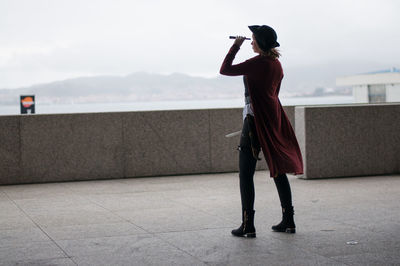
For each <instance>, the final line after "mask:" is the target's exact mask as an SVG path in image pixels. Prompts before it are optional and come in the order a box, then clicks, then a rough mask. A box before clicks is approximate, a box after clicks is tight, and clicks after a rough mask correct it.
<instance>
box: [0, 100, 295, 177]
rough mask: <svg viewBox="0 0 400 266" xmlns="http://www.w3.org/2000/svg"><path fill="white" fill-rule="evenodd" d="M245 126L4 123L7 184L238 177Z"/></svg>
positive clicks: (210, 117) (0, 143)
mask: <svg viewBox="0 0 400 266" xmlns="http://www.w3.org/2000/svg"><path fill="white" fill-rule="evenodd" d="M285 108H286V110H287V112H288V116H289V117H290V118H291V119H292V120H293V118H294V107H285ZM241 125H242V109H241V108H237V109H215V110H189V111H153V112H124V113H89V114H56V115H21V116H20V115H18V116H0V184H18V183H35V182H50V181H68V180H90V179H109V178H124V177H141V176H159V175H177V174H198V173H212V172H232V171H237V170H238V152H237V151H236V148H237V145H238V144H239V136H236V137H232V138H226V137H225V135H226V134H228V133H232V132H235V131H238V130H240V129H241ZM258 169H266V163H265V161H262V162H261V163H259V165H258Z"/></svg>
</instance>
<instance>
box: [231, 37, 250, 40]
mask: <svg viewBox="0 0 400 266" xmlns="http://www.w3.org/2000/svg"><path fill="white" fill-rule="evenodd" d="M229 39H236V36H229ZM244 39H245V40H251V39H250V38H247V37H246V38H244Z"/></svg>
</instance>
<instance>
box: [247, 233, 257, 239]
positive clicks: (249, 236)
mask: <svg viewBox="0 0 400 266" xmlns="http://www.w3.org/2000/svg"><path fill="white" fill-rule="evenodd" d="M246 237H248V238H255V237H256V232H254V233H247V234H246Z"/></svg>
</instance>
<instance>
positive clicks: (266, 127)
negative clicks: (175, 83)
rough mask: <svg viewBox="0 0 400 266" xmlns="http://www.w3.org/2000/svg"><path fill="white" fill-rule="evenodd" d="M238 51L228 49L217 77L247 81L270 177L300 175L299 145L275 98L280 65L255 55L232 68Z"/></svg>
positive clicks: (278, 82)
mask: <svg viewBox="0 0 400 266" xmlns="http://www.w3.org/2000/svg"><path fill="white" fill-rule="evenodd" d="M239 49H240V48H239V46H237V45H233V46H232V47H231V49H230V50H229V52H228V54H227V55H226V57H225V60H224V62H223V63H222V66H221V70H220V73H221V74H222V75H227V76H239V75H245V76H246V78H247V82H248V84H247V85H248V88H249V94H250V99H251V104H252V109H253V113H254V120H255V124H256V129H257V135H258V138H259V141H260V144H261V148H262V151H263V153H264V157H265V159H266V161H267V164H268V168H269V170H270V174H271V177H275V176H277V175H278V174H284V173H292V174H303V159H302V157H301V152H300V148H299V144H298V143H297V139H296V135H295V133H294V131H293V128H292V126H291V124H290V121H289V119H288V118H287V116H286V114H285V111H284V110H283V107H282V105H281V102H280V101H279V98H278V94H279V90H280V87H281V81H282V78H283V70H282V66H281V63H280V62H279V60H278V59H272V58H269V57H265V56H260V55H258V56H255V57H253V58H250V59H249V60H246V61H245V62H243V63H240V64H237V65H232V62H233V60H234V59H235V55H236V54H237V52H238V51H239Z"/></svg>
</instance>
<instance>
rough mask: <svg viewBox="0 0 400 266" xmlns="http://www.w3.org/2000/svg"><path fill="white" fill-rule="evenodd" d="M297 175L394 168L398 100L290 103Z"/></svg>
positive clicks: (399, 150)
mask: <svg viewBox="0 0 400 266" xmlns="http://www.w3.org/2000/svg"><path fill="white" fill-rule="evenodd" d="M295 119H296V134H297V138H298V141H299V144H300V147H301V149H302V154H303V159H304V166H305V175H304V176H303V178H310V179H312V178H325V177H346V176H365V175H381V174H393V173H399V172H400V156H399V154H400V134H399V132H400V105H399V104H376V105H344V106H309V107H296V109H295Z"/></svg>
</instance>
